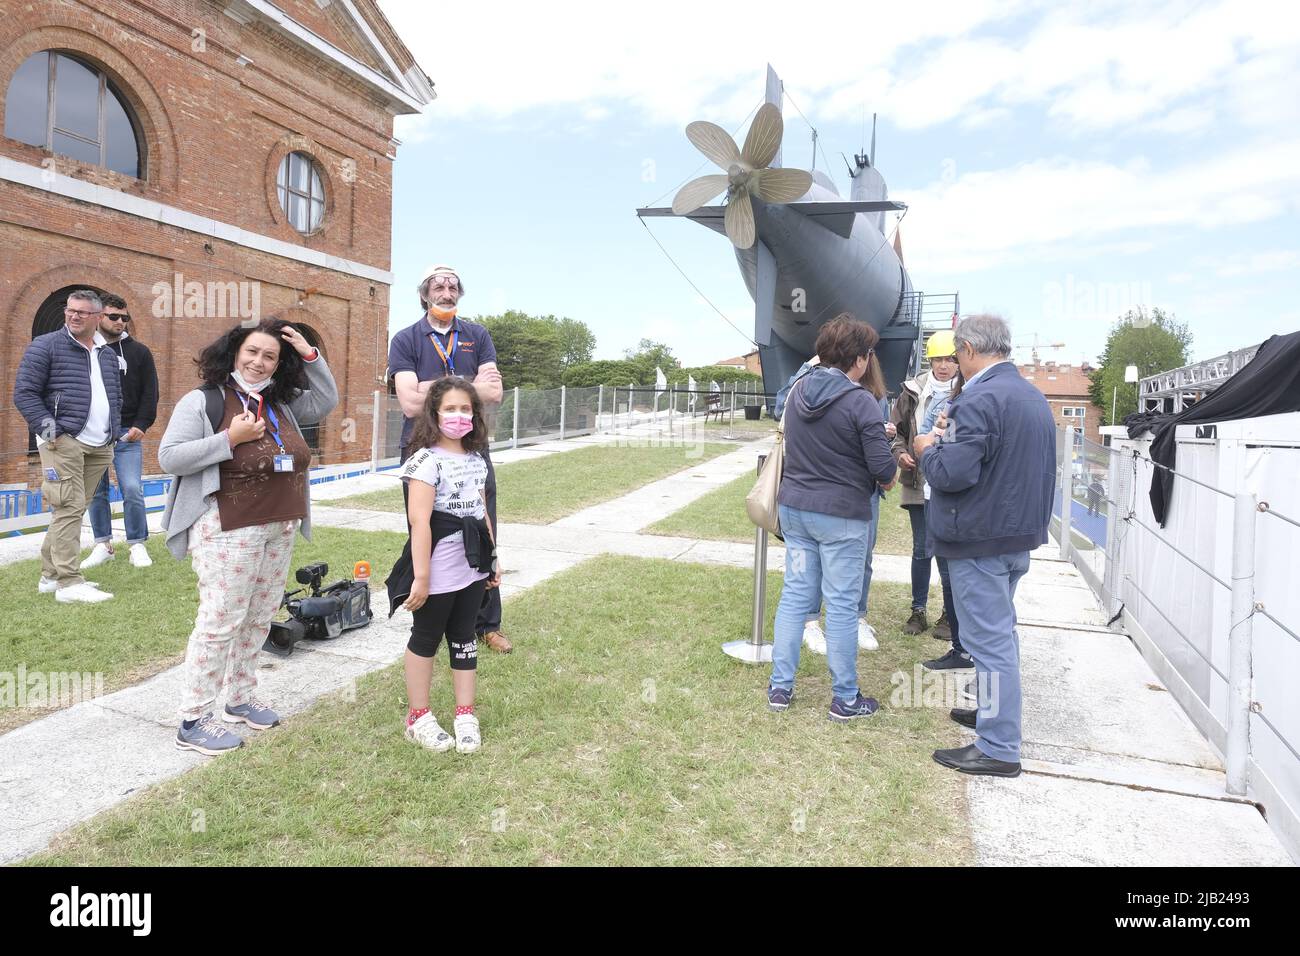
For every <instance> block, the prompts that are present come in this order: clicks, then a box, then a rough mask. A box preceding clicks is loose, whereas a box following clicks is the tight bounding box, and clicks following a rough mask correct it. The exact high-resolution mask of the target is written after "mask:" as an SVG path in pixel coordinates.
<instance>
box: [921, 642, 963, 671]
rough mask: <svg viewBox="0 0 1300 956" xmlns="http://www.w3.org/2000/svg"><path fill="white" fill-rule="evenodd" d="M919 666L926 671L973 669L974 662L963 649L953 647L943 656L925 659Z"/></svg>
mask: <svg viewBox="0 0 1300 956" xmlns="http://www.w3.org/2000/svg"><path fill="white" fill-rule="evenodd" d="M921 666H922V667H924V668H925V669H926V670H928V671H973V670H974V669H975V662H974V661H973V660H971V659H970V655H969V654H967V653H966V652H965V651H959V650H957V648H955V647H954V648H953V649H952V650H950V651H949V652H948V653H947V654H945V655H943V657H938V658H935V659H934V660H932V661H926V662H925V663H924V664H922V665H921Z"/></svg>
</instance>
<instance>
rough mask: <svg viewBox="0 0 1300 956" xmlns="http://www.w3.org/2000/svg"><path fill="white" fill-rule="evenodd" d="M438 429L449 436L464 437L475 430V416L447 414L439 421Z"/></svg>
mask: <svg viewBox="0 0 1300 956" xmlns="http://www.w3.org/2000/svg"><path fill="white" fill-rule="evenodd" d="M438 430H439V431H441V432H442V433H443V434H444V435H446V436H447V437H448V438H464V437H465V436H466V435H468V434H469V433H470V432H472V431H473V430H474V418H473V416H471V415H454V414H453V415H446V414H444V415H443V416H442V417H441V420H440V421H439V422H438Z"/></svg>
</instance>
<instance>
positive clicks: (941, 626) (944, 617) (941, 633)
mask: <svg viewBox="0 0 1300 956" xmlns="http://www.w3.org/2000/svg"><path fill="white" fill-rule="evenodd" d="M930 636H931V637H933V638H934V639H935V640H936V641H951V640H952V627H951V626H950V625H949V624H948V614H947V612H946V611H945V612H944V613H943V614H940V615H939V620H937V621H935V622H934V632H933V633H932V634H931V635H930Z"/></svg>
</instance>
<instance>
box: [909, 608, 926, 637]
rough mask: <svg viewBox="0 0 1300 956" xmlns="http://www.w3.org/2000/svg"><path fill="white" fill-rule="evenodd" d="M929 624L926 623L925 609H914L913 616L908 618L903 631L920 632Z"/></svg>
mask: <svg viewBox="0 0 1300 956" xmlns="http://www.w3.org/2000/svg"><path fill="white" fill-rule="evenodd" d="M929 626H930V625H929V624H928V623H926V620H925V611H924V610H914V611H912V616H911V617H909V618H908V619H907V623H906V624H904V625H903V633H904V634H920V633H921V632H922V631H924V630H925V629H926V628H927V627H929Z"/></svg>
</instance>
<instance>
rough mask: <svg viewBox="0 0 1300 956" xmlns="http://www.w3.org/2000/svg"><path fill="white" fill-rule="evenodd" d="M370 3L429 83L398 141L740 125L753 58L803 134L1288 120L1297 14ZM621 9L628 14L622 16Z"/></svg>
mask: <svg viewBox="0 0 1300 956" xmlns="http://www.w3.org/2000/svg"><path fill="white" fill-rule="evenodd" d="M382 6H383V9H384V12H385V13H386V15H387V16H388V17H389V19H390V20H391V21H392V22H393V24H394V26H395V27H396V28H397V29H398V31H399V33H400V34H401V35H402V37H403V39H404V40H405V41H406V43H407V44H408V46H409V47H410V48H411V50H412V52H413V53H414V54H415V56H416V58H417V60H418V61H419V62H420V63H421V65H422V66H423V67H424V68H425V69H426V70H427V71H428V72H429V73H430V75H431V76H432V77H433V80H434V82H435V84H436V85H437V88H438V94H439V98H438V100H437V101H436V102H435V103H434V104H432V105H431V106H430V107H428V108H427V109H426V112H425V114H424V116H423V117H415V118H399V130H400V134H399V135H400V136H401V137H402V138H404V139H408V140H409V139H419V138H423V137H425V136H427V135H429V134H430V131H431V130H432V129H436V125H437V123H438V122H439V121H440V120H445V119H460V118H467V117H472V118H474V119H475V120H476V121H480V122H489V121H500V120H502V119H504V118H506V117H511V116H526V115H528V114H529V113H530V112H535V111H537V110H539V109H542V108H545V107H557V106H558V107H572V108H573V111H574V113H575V115H577V116H581V117H583V118H584V119H586V120H588V121H597V120H599V119H601V118H603V117H604V116H605V115H606V111H610V110H619V111H623V112H626V111H627V110H629V109H630V110H632V111H633V112H634V113H635V114H639V115H640V116H641V117H643V118H644V119H646V120H647V121H649V122H651V123H656V124H669V125H682V124H684V123H686V122H688V121H690V120H692V119H697V118H701V117H709V118H714V119H718V120H723V121H725V119H726V118H728V117H734V118H735V119H736V120H737V121H738V120H739V118H740V117H742V116H744V115H745V113H746V112H748V110H749V109H750V108H751V107H752V106H753V105H754V104H756V103H757V102H758V100H759V99H760V97H761V93H762V89H763V64H764V62H765V61H771V62H772V63H773V64H774V66H775V67H776V68H777V70H778V72H780V73H781V75H782V77H783V79H785V80H786V82H787V84H788V90H789V92H790V94H791V95H792V96H795V97H796V102H798V103H799V106H800V107H801V108H802V109H803V111H804V112H805V113H807V114H809V115H810V117H812V118H813V120H814V121H815V122H821V121H826V120H857V119H859V118H860V117H861V113H862V109H863V105H864V104H870V107H871V109H873V110H874V111H877V112H879V113H881V114H882V115H884V116H888V117H889V119H890V121H891V122H892V123H894V124H895V125H899V126H903V127H909V128H922V127H927V126H931V125H934V124H937V123H942V122H945V121H948V120H952V119H954V118H961V117H965V120H964V122H965V123H966V124H967V125H971V124H974V125H979V124H981V123H986V122H990V121H993V120H996V119H999V118H1001V117H1002V116H1003V115H1004V114H1003V113H1001V112H1000V110H1003V109H1007V108H1015V107H1018V106H1024V105H1029V104H1032V105H1037V106H1040V107H1042V108H1045V109H1046V110H1047V112H1048V114H1049V115H1050V116H1052V117H1053V118H1054V119H1056V120H1057V121H1058V122H1059V123H1061V124H1062V125H1063V126H1064V127H1066V128H1068V129H1074V130H1076V131H1078V132H1080V133H1083V132H1086V131H1088V130H1097V129H1105V128H1112V127H1116V126H1124V125H1130V124H1135V123H1140V122H1153V123H1155V124H1157V128H1158V129H1159V130H1161V131H1164V132H1169V133H1189V132H1201V131H1203V130H1205V129H1206V128H1207V127H1208V126H1209V124H1210V120H1211V117H1212V116H1213V115H1214V114H1215V112H1217V111H1222V112H1224V113H1226V114H1228V115H1232V116H1237V117H1239V118H1240V119H1241V121H1242V122H1245V123H1248V124H1252V125H1256V126H1260V125H1271V124H1272V123H1274V122H1276V121H1277V120H1278V119H1279V117H1282V118H1285V117H1288V116H1289V117H1293V118H1294V117H1295V116H1296V115H1297V112H1300V96H1297V95H1296V92H1295V91H1296V89H1297V87H1298V86H1300V67H1298V66H1297V64H1298V63H1300V27H1298V26H1297V25H1296V23H1297V20H1300V18H1297V17H1295V16H1294V15H1288V13H1287V12H1286V9H1285V5H1280V4H1277V3H1275V2H1268V0H1220V2H1218V3H1212V4H1204V5H1191V4H1188V3H1186V2H1179V0H1172V2H1165V3H1163V4H1159V5H1141V6H1138V7H1129V6H1119V5H1098V4H1088V5H1082V4H1080V5H1073V6H1071V7H1068V8H1065V9H1052V8H1050V7H1044V6H1042V5H1040V4H1037V3H1033V2H1030V0H1019V2H1013V3H995V2H992V0H975V2H967V3H961V2H956V0H945V2H942V3H924V4H888V5H879V6H875V7H873V8H872V9H871V16H870V21H869V22H867V21H866V20H865V19H863V22H862V23H861V24H859V25H858V26H859V28H851V27H852V24H850V25H848V26H849V27H850V28H841V27H840V26H839V25H840V24H841V23H842V22H843V21H844V20H845V18H846V17H850V18H851V13H850V11H848V10H847V9H846V8H845V7H844V6H843V5H842V4H839V3H834V2H831V0H807V2H804V3H801V4H800V5H799V8H798V9H799V22H798V25H797V26H795V27H793V28H791V27H788V26H786V25H784V24H783V22H782V16H781V14H782V13H783V12H784V11H785V10H787V9H788V7H787V6H786V5H784V4H782V5H776V4H772V5H770V6H765V5H763V4H751V5H750V6H748V7H746V15H743V16H742V15H737V12H736V10H735V9H734V8H732V7H729V6H726V5H721V6H708V5H705V4H700V3H698V2H686V0H666V2H662V3H658V4H655V5H653V6H650V7H640V8H636V7H632V8H624V9H622V10H618V11H617V12H615V11H614V8H611V7H609V6H608V5H606V4H598V3H593V2H575V3H570V4H566V5H564V7H563V8H557V7H554V6H550V5H545V4H524V3H518V2H506V3H504V4H503V3H496V4H481V5H468V4H466V5H455V6H445V7H442V8H440V9H439V12H438V21H437V25H436V26H430V25H429V17H428V7H427V6H426V4H425V3H424V2H422V0H384V2H383V3H382ZM628 11H639V13H637V16H636V20H635V21H634V22H629V20H628V19H627V13H628ZM1011 24H1014V25H1015V26H1016V28H1017V30H1018V31H1019V33H1018V34H1014V35H1013V34H1010V33H1007V32H1006V31H1007V29H1008V27H1009V26H1010V25H1011ZM1026 24H1027V25H1026ZM999 30H1002V31H1003V33H1004V34H1005V35H995V34H997V32H998V31H999ZM792 37H793V38H794V39H791V38H792Z"/></svg>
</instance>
